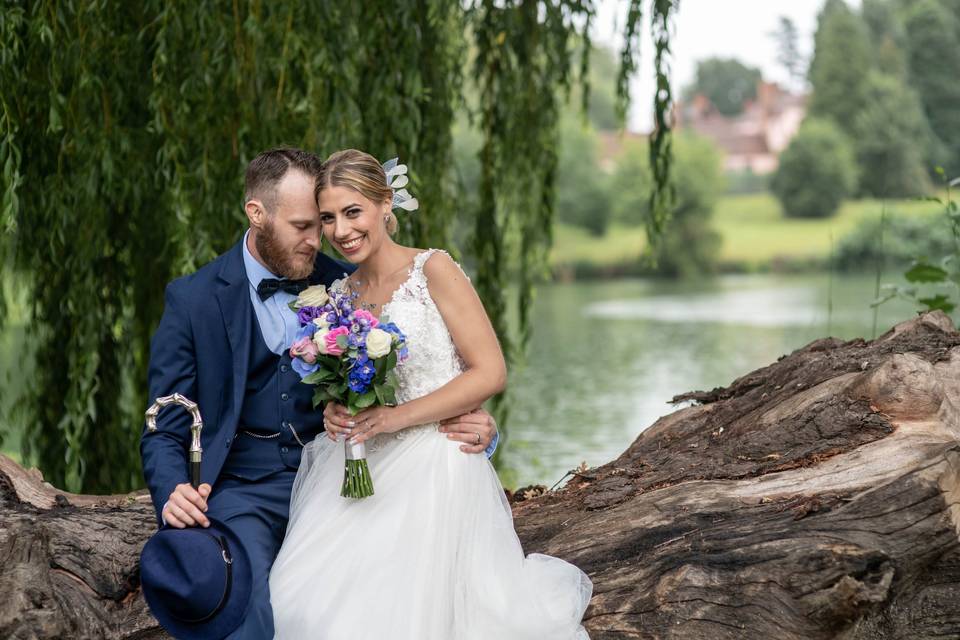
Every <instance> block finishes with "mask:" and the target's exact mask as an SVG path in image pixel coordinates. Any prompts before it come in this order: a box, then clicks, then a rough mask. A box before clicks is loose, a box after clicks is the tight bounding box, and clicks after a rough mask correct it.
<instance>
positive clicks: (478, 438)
mask: <svg viewBox="0 0 960 640" xmlns="http://www.w3.org/2000/svg"><path fill="white" fill-rule="evenodd" d="M476 435H477V444H480V434H479V433H477V434H476Z"/></svg>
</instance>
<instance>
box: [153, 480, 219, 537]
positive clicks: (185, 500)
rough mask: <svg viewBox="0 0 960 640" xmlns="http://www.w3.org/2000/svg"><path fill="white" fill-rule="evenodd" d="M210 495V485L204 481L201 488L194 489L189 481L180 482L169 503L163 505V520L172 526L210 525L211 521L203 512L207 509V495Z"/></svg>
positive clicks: (178, 527) (180, 527) (181, 527)
mask: <svg viewBox="0 0 960 640" xmlns="http://www.w3.org/2000/svg"><path fill="white" fill-rule="evenodd" d="M209 495H210V485H209V484H207V483H206V482H204V483H203V484H201V485H200V488H199V489H194V488H193V486H192V485H191V484H190V483H189V482H184V483H183V484H178V485H177V488H176V489H174V490H173V493H171V494H170V499H169V500H167V504H165V505H163V513H162V516H163V521H164V522H166V523H167V524H168V525H170V526H171V527H176V528H177V529H183V528H184V527H196V526H197V525H200V526H201V527H209V526H210V521H209V520H208V519H207V516H205V515H203V513H204V512H205V511H206V510H207V496H209Z"/></svg>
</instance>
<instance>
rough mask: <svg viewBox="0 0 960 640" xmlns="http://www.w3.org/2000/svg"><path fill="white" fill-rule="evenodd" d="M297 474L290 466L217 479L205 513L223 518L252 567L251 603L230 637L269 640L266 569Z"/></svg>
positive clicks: (280, 539) (282, 527)
mask: <svg viewBox="0 0 960 640" xmlns="http://www.w3.org/2000/svg"><path fill="white" fill-rule="evenodd" d="M296 475H297V472H296V470H293V469H286V470H283V471H278V472H277V473H275V474H273V475H270V476H267V477H266V478H260V479H258V480H255V481H250V480H242V479H240V478H236V477H232V476H230V475H228V474H223V475H221V476H220V478H218V479H217V483H216V485H214V487H213V492H212V493H211V495H210V500H209V502H208V510H207V514H208V515H210V516H212V517H214V518H216V519H218V520H220V521H221V522H225V523H226V524H227V525H229V526H230V528H231V529H233V531H235V532H236V533H237V535H238V536H240V540H241V541H242V542H243V545H244V549H245V550H246V552H247V555H248V556H249V558H250V563H251V565H252V569H253V590H252V594H251V596H250V607H249V608H248V609H247V615H246V617H245V618H244V620H243V622H242V623H241V624H240V627H239V628H238V629H237V630H236V631H234V632H233V633H232V634H230V635H229V636H228V638H230V640H269V639H270V638H273V610H272V609H271V606H270V584H269V581H268V580H269V577H270V568H271V567H272V566H273V561H274V560H275V559H276V557H277V553H279V551H280V544H281V543H282V542H283V536H284V535H285V534H286V531H287V520H288V519H289V517H290V491H291V489H292V488H293V479H294V478H295V477H296Z"/></svg>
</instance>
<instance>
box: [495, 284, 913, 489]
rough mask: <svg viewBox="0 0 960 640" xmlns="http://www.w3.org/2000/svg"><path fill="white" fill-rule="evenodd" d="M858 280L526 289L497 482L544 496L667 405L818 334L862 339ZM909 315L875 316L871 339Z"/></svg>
mask: <svg viewBox="0 0 960 640" xmlns="http://www.w3.org/2000/svg"><path fill="white" fill-rule="evenodd" d="M873 293H874V283H873V278H872V277H867V276H835V277H834V278H833V282H832V283H831V282H830V278H829V276H827V275H822V276H776V275H749V276H725V277H720V278H716V279H714V280H710V281H706V282H701V283H670V282H656V281H647V280H621V281H615V282H588V283H583V282H579V283H571V284H553V285H546V286H542V287H541V288H540V289H538V298H537V302H536V305H535V309H534V322H535V329H534V333H533V337H532V339H531V343H530V348H529V351H528V357H527V362H526V364H525V365H522V366H517V367H514V369H513V370H512V371H511V374H510V391H509V393H510V416H509V419H508V422H507V425H506V426H507V430H508V433H509V436H508V437H509V440H508V445H507V446H506V447H505V448H504V451H503V455H502V460H501V465H500V466H501V475H502V477H503V480H504V483H505V484H507V485H508V486H509V485H514V486H519V485H525V484H529V483H542V484H547V485H548V486H550V485H552V484H553V483H554V482H556V481H557V480H559V479H560V478H561V477H562V476H563V475H564V474H565V473H566V471H568V470H569V469H572V468H574V467H576V466H577V465H579V464H580V463H581V462H583V461H585V462H586V463H587V464H588V465H590V466H597V465H600V464H603V463H606V462H608V461H610V460H612V459H613V458H615V457H616V456H618V455H619V454H620V453H622V452H623V450H624V449H626V448H627V446H629V444H630V443H631V442H633V440H634V439H635V438H636V437H637V435H638V434H639V433H640V432H641V431H643V430H644V429H646V428H647V427H648V426H650V425H651V424H653V423H654V422H655V421H656V420H657V418H658V417H660V416H662V415H666V414H668V413H671V412H672V411H673V410H674V409H673V408H672V407H671V406H670V405H669V404H668V401H669V400H670V399H671V398H672V397H673V396H675V395H677V394H680V393H683V392H686V391H691V390H705V389H712V388H714V387H718V386H726V385H728V384H729V383H730V382H732V381H733V380H734V379H736V378H738V377H739V376H742V375H743V374H745V373H748V372H750V371H753V370H754V369H757V368H759V367H762V366H765V365H767V364H770V363H771V362H773V361H775V360H776V359H777V358H778V357H779V356H781V355H783V354H786V353H790V352H791V351H794V350H795V349H797V348H799V347H802V346H803V345H805V344H808V343H809V342H811V341H813V340H816V339H818V338H822V337H825V336H836V337H840V338H844V339H850V338H855V337H864V338H870V337H871V334H872V330H873V314H874V312H873V309H872V308H871V307H870V301H871V300H873V298H874V295H873ZM913 315H914V311H913V307H912V306H911V305H910V304H909V303H907V302H905V301H893V302H890V303H887V304H885V305H883V306H882V307H881V308H880V312H879V320H878V325H877V326H878V330H877V331H878V334H882V333H883V332H884V331H886V329H888V328H889V327H890V326H892V325H893V324H895V323H896V322H899V321H902V320H905V319H907V318H910V317H912V316H913Z"/></svg>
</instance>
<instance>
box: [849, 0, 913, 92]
mask: <svg viewBox="0 0 960 640" xmlns="http://www.w3.org/2000/svg"><path fill="white" fill-rule="evenodd" d="M860 13H861V15H862V16H863V21H864V23H865V24H866V25H867V28H868V29H869V31H870V42H871V43H872V44H873V58H874V62H875V66H876V67H877V68H878V69H881V70H883V72H884V73H885V74H888V75H894V76H898V77H900V78H904V79H905V78H906V76H907V57H906V39H907V34H906V32H905V30H904V28H903V21H902V20H901V19H900V16H899V14H898V11H897V4H896V2H895V1H894V0H863V5H862V6H861V7H860Z"/></svg>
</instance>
